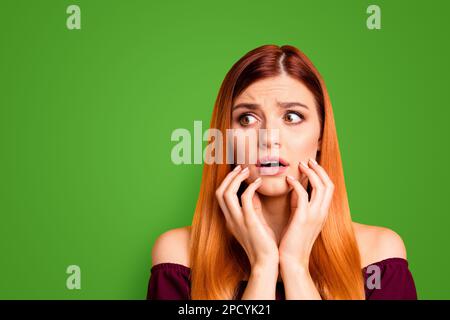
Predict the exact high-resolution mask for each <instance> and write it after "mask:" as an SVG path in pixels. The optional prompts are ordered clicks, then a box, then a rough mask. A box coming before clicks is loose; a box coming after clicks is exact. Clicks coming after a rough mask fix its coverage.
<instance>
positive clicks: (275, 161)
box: [256, 157, 289, 168]
mask: <svg viewBox="0 0 450 320" xmlns="http://www.w3.org/2000/svg"><path fill="white" fill-rule="evenodd" d="M288 165H289V164H288V163H287V162H286V161H285V160H284V159H282V158H278V157H265V158H262V159H259V160H258V162H257V163H256V166H257V167H268V168H271V167H287V166H288Z"/></svg>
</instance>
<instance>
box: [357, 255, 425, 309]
mask: <svg viewBox="0 0 450 320" xmlns="http://www.w3.org/2000/svg"><path fill="white" fill-rule="evenodd" d="M371 266H377V267H378V268H376V267H371ZM371 266H367V267H365V268H364V269H363V272H364V276H365V281H366V283H365V286H364V288H365V293H366V300H417V291H416V286H415V284H414V279H413V276H412V274H411V271H410V270H409V267H408V261H407V260H405V259H402V258H388V259H385V260H382V261H380V262H377V263H374V264H372V265H371ZM378 271H379V272H378ZM377 273H379V275H380V280H381V281H380V282H379V284H380V285H379V286H375V284H376V282H375V281H376V274H377Z"/></svg>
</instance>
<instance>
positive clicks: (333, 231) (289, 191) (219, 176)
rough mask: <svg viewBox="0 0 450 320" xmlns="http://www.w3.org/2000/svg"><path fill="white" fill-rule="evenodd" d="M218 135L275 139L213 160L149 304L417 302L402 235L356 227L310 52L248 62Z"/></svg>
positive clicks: (242, 63) (273, 50)
mask: <svg viewBox="0 0 450 320" xmlns="http://www.w3.org/2000/svg"><path fill="white" fill-rule="evenodd" d="M211 128H216V129H219V130H220V132H222V133H223V136H226V130H227V129H240V130H235V131H236V132H239V133H237V134H236V135H235V136H233V141H232V143H234V142H235V141H238V139H237V138H238V137H239V135H244V136H250V135H249V133H253V132H256V131H259V130H262V129H264V130H266V131H265V132H266V135H256V136H257V137H258V138H257V140H258V141H257V144H256V145H255V144H254V145H251V144H244V145H243V147H242V145H241V148H239V146H238V148H236V149H237V151H236V152H235V153H234V163H233V164H227V161H216V162H215V163H212V164H204V168H203V176H202V183H201V188H200V194H199V197H198V201H197V206H196V210H195V214H194V217H193V222H192V226H188V227H184V228H177V229H173V230H169V231H167V232H165V233H163V234H162V235H160V236H159V237H158V239H157V240H156V242H155V244H154V246H153V250H152V270H151V277H150V281H149V286H148V295H147V298H148V299H417V294H416V289H415V285H414V280H413V278H412V275H411V272H410V270H409V267H408V262H407V260H406V250H405V246H404V244H403V241H402V239H401V238H400V236H399V235H398V234H396V233H395V232H394V231H391V230H389V229H387V228H383V227H375V226H368V225H362V224H358V223H355V222H352V219H351V215H350V210H349V204H348V199H347V193H346V188H345V181H344V174H343V170H342V162H341V156H340V151H339V145H338V139H337V135H336V128H335V123H334V117H333V110H332V106H331V103H330V99H329V97H328V93H327V89H326V86H325V83H324V81H323V79H322V77H321V75H320V74H319V72H318V71H317V70H316V68H315V67H314V65H313V64H312V62H311V61H310V60H309V59H308V58H307V57H306V56H305V55H304V54H303V53H302V52H301V51H300V50H298V49H297V48H295V47H292V46H282V47H279V46H275V45H266V46H262V47H259V48H256V49H254V50H252V51H250V52H248V53H247V54H246V55H245V56H244V57H242V58H241V59H240V60H239V61H237V62H236V63H235V64H234V65H233V67H232V68H231V70H230V71H229V72H228V74H227V75H226V77H225V79H224V81H223V83H222V86H221V88H220V91H219V94H218V97H217V100H216V103H215V106H214V110H213V114H212V121H211ZM267 133H268V134H267ZM275 133H276V134H275ZM239 141H240V140H239ZM228 143H230V141H228V142H227V141H223V146H224V150H225V147H226V145H227V144H228ZM255 154H256V159H257V161H256V162H252V161H249V159H250V158H251V157H250V155H255ZM242 155H244V157H243V158H244V161H243V162H242V163H239V164H238V163H236V162H237V161H236V159H237V158H238V156H242Z"/></svg>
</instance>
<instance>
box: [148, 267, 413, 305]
mask: <svg viewBox="0 0 450 320" xmlns="http://www.w3.org/2000/svg"><path fill="white" fill-rule="evenodd" d="M374 265H375V266H378V267H379V269H377V270H376V271H374V269H375V268H376V267H371V266H374ZM369 267H370V268H369ZM377 271H380V272H379V273H378V272H377ZM362 272H363V274H364V279H365V281H364V283H365V285H364V289H365V295H366V300H417V292H416V287H415V284H414V279H413V277H412V274H411V272H410V270H409V267H408V261H407V260H405V259H402V258H388V259H385V260H381V261H379V262H375V263H373V264H371V265H369V266H366V267H364V268H363V269H362ZM375 272H376V273H378V274H380V275H381V277H380V278H381V281H380V283H379V286H376V281H375V280H374V278H373V275H375ZM190 274H191V269H190V268H189V267H187V266H184V265H181V264H177V263H171V262H166V263H159V264H156V265H154V266H153V267H152V268H151V275H150V281H149V283H148V291H147V299H149V300H190ZM368 278H370V279H368ZM368 280H369V281H368ZM246 283H247V281H245V280H242V281H241V282H240V283H239V288H238V294H237V299H238V300H240V299H241V297H242V294H243V293H244V290H245V288H246ZM377 287H379V288H377ZM275 292H276V300H285V295H284V286H283V282H281V281H279V282H277V284H276V291H275Z"/></svg>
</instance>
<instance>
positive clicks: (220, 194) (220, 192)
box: [216, 165, 242, 223]
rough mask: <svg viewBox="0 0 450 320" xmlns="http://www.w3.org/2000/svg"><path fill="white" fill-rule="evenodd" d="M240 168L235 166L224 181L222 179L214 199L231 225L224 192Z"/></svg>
mask: <svg viewBox="0 0 450 320" xmlns="http://www.w3.org/2000/svg"><path fill="white" fill-rule="evenodd" d="M241 169H242V167H241V166H240V165H238V166H236V167H235V168H234V170H232V171H230V172H229V173H228V174H227V176H226V177H225V179H223V181H222V183H221V184H220V186H219V187H218V188H217V190H216V198H217V202H218V203H219V206H220V208H221V209H222V212H223V214H224V216H225V219H226V220H227V221H228V222H229V223H231V220H230V219H231V215H230V212H229V210H228V208H227V205H226V203H225V200H224V198H223V196H224V192H225V190H226V189H227V188H228V185H229V184H230V182H231V181H232V180H233V179H234V177H236V175H237V174H238V173H239V172H240V171H241Z"/></svg>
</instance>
